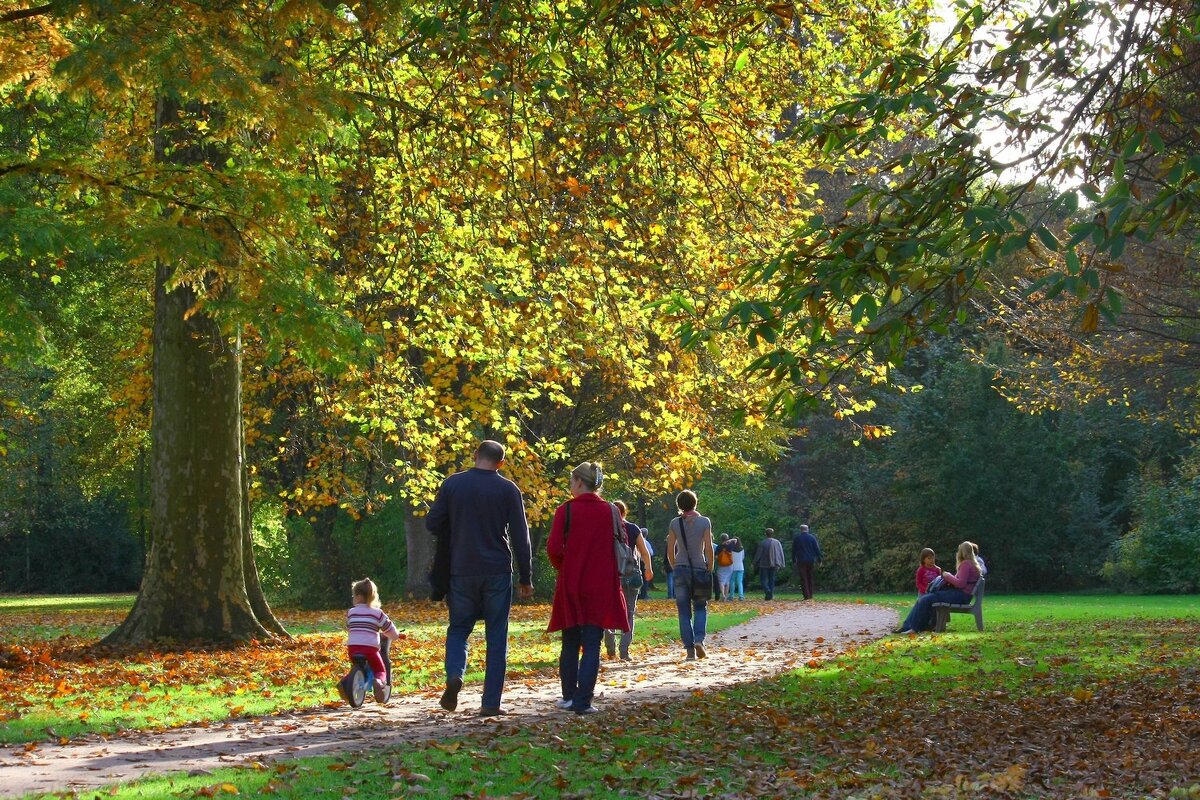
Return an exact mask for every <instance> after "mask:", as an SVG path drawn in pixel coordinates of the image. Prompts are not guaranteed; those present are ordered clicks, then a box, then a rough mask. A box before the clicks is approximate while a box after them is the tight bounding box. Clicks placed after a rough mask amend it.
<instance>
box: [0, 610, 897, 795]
mask: <svg viewBox="0 0 1200 800" xmlns="http://www.w3.org/2000/svg"><path fill="white" fill-rule="evenodd" d="M895 625H896V612H895V611H892V610H890V609H885V608H879V607H877V606H868V605H860V604H834V603H799V602H780V603H779V604H778V611H776V612H774V613H771V614H765V615H761V616H758V617H756V618H754V619H752V620H750V621H749V622H746V623H743V624H742V625H738V626H735V627H733V628H729V629H727V630H725V631H722V632H721V633H717V634H710V635H709V637H708V639H707V641H706V645H707V646H708V648H707V649H708V654H709V657H708V658H707V659H704V660H701V661H693V662H687V661H684V660H683V656H684V653H683V648H682V647H678V648H672V649H662V650H657V651H652V652H649V653H644V655H643V657H641V658H639V660H637V661H634V662H632V663H627V662H619V661H607V660H606V661H604V662H603V666H602V668H601V672H600V680H599V682H598V684H597V687H596V692H597V698H596V701H595V704H596V705H597V706H598V707H599V708H600V709H601V710H602V712H610V711H614V710H615V709H614V707H615V706H619V705H620V704H621V703H624V702H628V701H630V700H636V701H637V702H639V703H645V702H650V701H662V700H667V699H670V698H672V697H678V696H682V695H686V694H689V693H691V692H693V691H695V690H696V689H705V690H711V689H717V688H720V687H723V686H728V685H731V684H736V683H746V682H749V681H755V680H760V679H762V678H766V677H769V676H772V675H775V674H777V673H779V672H782V671H784V670H787V669H792V668H794V667H797V666H801V665H803V664H805V663H807V662H808V661H809V660H810V659H813V658H817V659H821V658H825V657H828V656H831V655H833V654H835V653H837V652H839V651H841V650H844V649H846V648H847V647H852V646H855V645H859V644H863V643H866V642H869V641H871V640H874V639H877V638H879V637H880V636H882V635H884V634H885V633H887V632H888V631H889V630H890V629H891V628H892V627H894V626H895ZM481 643H482V642H480V644H481ZM635 652H636V648H635ZM643 652H644V651H643ZM479 689H480V686H479V685H478V684H474V685H468V686H467V687H466V688H464V689H463V692H462V694H461V695H459V706H458V709H459V710H458V711H456V712H454V713H448V712H445V711H443V710H442V709H441V708H440V707H439V706H438V698H439V696H440V692H433V693H422V694H415V695H407V696H405V697H398V698H395V699H393V700H392V701H391V702H390V703H388V704H387V705H382V706H381V705H376V704H375V703H373V702H372V701H370V700H368V701H367V703H366V704H365V705H364V706H363V707H362V708H361V709H358V710H353V709H349V708H342V709H335V710H329V709H319V710H316V711H304V712H295V713H292V714H286V715H282V716H276V717H261V718H256V719H244V720H233V721H230V722H226V723H220V724H214V725H210V726H208V727H192V728H177V729H174V730H170V731H165V732H161V733H132V734H129V735H127V736H121V737H111V738H107V739H103V738H101V737H90V738H88V739H85V740H80V741H76V742H71V743H69V744H66V745H59V744H39V745H38V746H37V747H36V748H35V749H33V750H28V751H27V750H25V749H24V746H22V745H8V746H5V747H0V797H13V796H20V795H22V794H26V793H29V792H52V791H66V790H71V789H85V788H90V787H97V786H103V785H106V784H111V783H117V782H124V781H129V780H135V779H137V778H140V777H143V776H145V775H147V774H150V773H167V772H196V771H200V772H203V771H206V770H213V769H217V768H219V767H225V766H236V765H238V764H245V763H249V762H254V761H265V760H267V759H280V758H295V757H299V756H313V755H324V754H333V753H339V752H346V751H355V750H358V749H359V748H360V747H365V745H360V741H369V742H370V746H372V747H378V746H380V745H386V744H391V743H399V742H405V741H415V740H428V739H434V738H443V739H444V738H446V737H450V736H455V735H460V734H466V733H470V732H472V731H477V730H479V729H480V728H481V726H484V725H509V724H518V725H519V724H521V723H522V722H530V721H541V720H545V719H548V718H553V717H560V718H562V719H564V721H565V722H570V721H572V720H574V721H576V722H578V721H580V720H579V719H578V718H577V717H574V715H571V714H568V713H566V712H562V711H559V710H557V709H556V708H555V706H554V701H555V700H556V699H557V698H558V697H559V696H560V692H559V687H558V681H557V680H556V679H553V678H536V679H531V680H523V681H513V680H510V681H509V682H508V684H507V685H506V686H505V691H504V706H505V708H506V709H508V711H509V714H508V716H505V717H494V718H490V719H480V718H478V717H476V716H474V713H475V712H476V711H477V710H478V707H479ZM606 716H607V713H602V714H599V715H597V716H596V717H593V718H589V719H594V720H596V721H597V722H603V720H604V718H605V717H606Z"/></svg>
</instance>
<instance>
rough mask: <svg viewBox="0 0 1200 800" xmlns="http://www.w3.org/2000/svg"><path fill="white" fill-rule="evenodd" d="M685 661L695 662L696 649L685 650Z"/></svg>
mask: <svg viewBox="0 0 1200 800" xmlns="http://www.w3.org/2000/svg"><path fill="white" fill-rule="evenodd" d="M685 660H686V661H695V660H696V648H694V647H689V648H688V649H687V658H686V659H685Z"/></svg>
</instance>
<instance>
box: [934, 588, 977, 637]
mask: <svg viewBox="0 0 1200 800" xmlns="http://www.w3.org/2000/svg"><path fill="white" fill-rule="evenodd" d="M983 582H984V579H983V578H982V577H981V578H980V579H979V582H978V583H976V584H975V591H974V592H973V593H972V594H971V602H970V603H965V604H964V603H934V604H933V610H934V613H935V615H936V616H935V617H934V622H933V630H934V631H935V632H936V633H941V632H943V631H944V630H946V623H947V622H949V621H950V614H951V613H954V614H973V615H974V616H975V627H976V629H978V630H983Z"/></svg>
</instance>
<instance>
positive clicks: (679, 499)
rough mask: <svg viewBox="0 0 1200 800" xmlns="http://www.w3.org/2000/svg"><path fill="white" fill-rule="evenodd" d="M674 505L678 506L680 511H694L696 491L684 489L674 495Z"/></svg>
mask: <svg viewBox="0 0 1200 800" xmlns="http://www.w3.org/2000/svg"><path fill="white" fill-rule="evenodd" d="M675 505H676V506H678V507H679V510H680V511H695V510H696V493H695V492H693V491H692V490H691V489H684V490H683V491H682V492H680V493H679V494H677V495H675Z"/></svg>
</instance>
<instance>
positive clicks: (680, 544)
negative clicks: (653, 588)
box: [667, 489, 714, 661]
mask: <svg viewBox="0 0 1200 800" xmlns="http://www.w3.org/2000/svg"><path fill="white" fill-rule="evenodd" d="M675 504H676V506H677V507H678V508H679V516H677V517H676V518H675V519H673V520H671V523H670V525H669V526H668V527H667V560H668V562H669V563H670V566H671V569H672V571H673V574H674V578H675V608H676V610H678V612H679V638H680V639H681V640H682V641H683V647H684V650H685V651H686V652H687V660H688V661H695V660H696V659H697V658H705V657H706V656H707V655H708V653H707V652H706V651H705V649H704V634H705V630H706V628H707V627H708V599H709V597H710V596H711V595H712V568H713V562H714V556H713V539H712V522H711V521H710V520H709V518H708V517H702V516H700V512H698V511H697V510H696V504H697V499H696V493H695V492H693V491H692V490H690V489H684V490H683V491H682V492H680V493H679V494H678V496H676V498H675Z"/></svg>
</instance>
